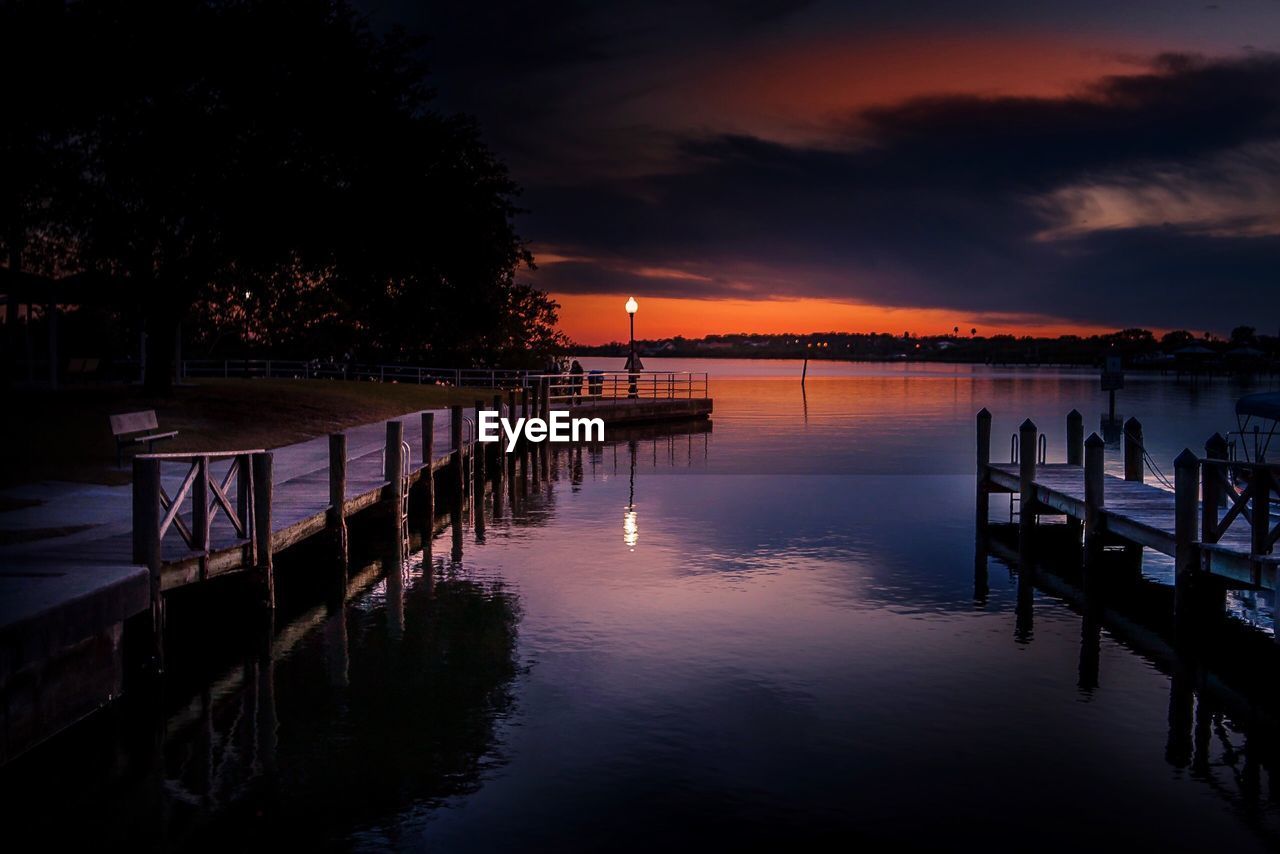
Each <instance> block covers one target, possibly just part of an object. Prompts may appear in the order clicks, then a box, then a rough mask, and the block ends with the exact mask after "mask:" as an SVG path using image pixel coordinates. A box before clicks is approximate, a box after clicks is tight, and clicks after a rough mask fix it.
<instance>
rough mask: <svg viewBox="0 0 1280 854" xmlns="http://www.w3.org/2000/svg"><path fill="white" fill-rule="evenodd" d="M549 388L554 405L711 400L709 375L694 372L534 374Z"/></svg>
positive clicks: (534, 379)
mask: <svg viewBox="0 0 1280 854" xmlns="http://www.w3.org/2000/svg"><path fill="white" fill-rule="evenodd" d="M529 381H530V382H531V383H533V384H535V385H538V384H545V386H546V388H547V398H548V400H549V402H550V403H551V404H553V405H554V404H560V405H572V404H575V403H587V402H591V401H600V400H691V399H695V398H703V397H706V396H707V384H708V380H707V374H706V373H705V372H690V371H635V372H631V371H591V372H589V373H583V374H568V373H564V374H533V375H530V376H529Z"/></svg>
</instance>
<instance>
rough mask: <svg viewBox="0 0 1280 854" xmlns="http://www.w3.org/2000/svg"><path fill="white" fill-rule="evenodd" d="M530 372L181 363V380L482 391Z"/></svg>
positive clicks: (284, 362)
mask: <svg viewBox="0 0 1280 854" xmlns="http://www.w3.org/2000/svg"><path fill="white" fill-rule="evenodd" d="M530 375H531V374H530V372H529V371H523V370H517V369H514V368H432V367H425V366H419V365H379V364H362V363H346V364H339V363H335V362H321V361H318V360H313V361H303V360H298V359H184V360H183V362H182V376H183V377H184V378H191V379H199V378H212V377H222V378H228V379H231V378H254V379H336V380H362V381H376V382H393V383H412V384H415V385H451V386H457V387H462V386H471V387H481V388H499V387H509V386H519V387H523V386H524V385H526V377H528V376H530Z"/></svg>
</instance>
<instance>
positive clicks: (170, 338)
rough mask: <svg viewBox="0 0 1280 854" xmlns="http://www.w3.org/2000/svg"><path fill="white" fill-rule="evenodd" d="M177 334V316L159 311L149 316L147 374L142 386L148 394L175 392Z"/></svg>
mask: <svg viewBox="0 0 1280 854" xmlns="http://www.w3.org/2000/svg"><path fill="white" fill-rule="evenodd" d="M177 334H178V320H177V318H176V317H173V316H170V315H167V314H165V313H159V312H157V313H156V314H153V315H152V316H151V317H149V318H147V376H146V380H145V381H144V382H143V386H142V387H143V390H144V391H145V392H146V393H147V394H159V395H169V394H172V393H173V348H174V342H175V341H176V340H177Z"/></svg>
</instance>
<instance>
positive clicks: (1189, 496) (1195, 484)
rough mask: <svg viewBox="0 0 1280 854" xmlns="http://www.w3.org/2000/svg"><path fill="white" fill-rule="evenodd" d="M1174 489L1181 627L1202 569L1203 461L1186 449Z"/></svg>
mask: <svg viewBox="0 0 1280 854" xmlns="http://www.w3.org/2000/svg"><path fill="white" fill-rule="evenodd" d="M1173 486H1174V518H1173V531H1174V558H1173V560H1174V576H1173V602H1174V606H1173V607H1174V614H1175V619H1176V620H1177V621H1178V623H1179V625H1180V627H1181V626H1182V625H1185V624H1186V623H1187V622H1188V618H1189V617H1191V616H1192V611H1193V605H1194V602H1193V592H1194V586H1195V582H1196V575H1197V574H1198V570H1199V568H1200V567H1199V563H1200V561H1199V552H1198V550H1197V548H1196V511H1197V509H1198V507H1199V500H1200V495H1199V492H1200V462H1199V461H1198V460H1197V459H1196V455H1195V454H1193V453H1191V449H1190V448H1186V449H1184V450H1183V451H1182V453H1181V454H1179V455H1178V458H1177V459H1176V460H1174V461H1173Z"/></svg>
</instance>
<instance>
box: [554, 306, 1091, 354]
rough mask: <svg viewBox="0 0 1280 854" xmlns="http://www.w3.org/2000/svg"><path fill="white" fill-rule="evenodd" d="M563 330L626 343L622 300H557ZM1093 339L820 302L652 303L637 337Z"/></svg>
mask: <svg viewBox="0 0 1280 854" xmlns="http://www.w3.org/2000/svg"><path fill="white" fill-rule="evenodd" d="M552 297H553V298H554V299H555V300H556V301H557V302H559V303H560V306H561V307H560V327H561V328H562V329H563V330H564V331H565V333H566V334H568V336H569V337H570V338H571V339H573V341H574V342H576V343H579V344H607V343H609V342H611V341H626V340H627V315H626V311H625V309H624V308H623V303H624V300H623V299H622V298H621V297H617V296H613V295H611V294H610V295H598V294H592V295H576V294H552ZM956 326H958V327H960V330H961V333H962V334H963V335H966V336H967V335H968V334H969V330H970V329H973V328H977V330H978V333H979V334H980V335H1004V334H1010V335H1090V334H1093V333H1099V332H1108V331H1111V329H1110V328H1109V327H1105V326H1101V325H1080V324H1072V323H1067V322H1063V321H1061V320H1056V319H1054V318H1048V317H1038V316H1035V315H998V314H990V315H974V314H972V313H967V312H954V311H947V310H945V309H933V308H894V307H891V306H878V305H864V304H855V303H843V302H836V301H834V300H821V299H794V300H783V299H775V300H735V299H725V300H706V299H697V298H690V299H679V298H672V297H646V298H645V299H644V300H643V302H642V303H641V306H640V311H639V312H638V313H637V314H636V337H637V338H644V339H653V338H670V337H673V336H676V335H682V336H684V337H686V338H697V337H701V336H703V335H715V334H721V333H734V332H759V333H780V332H795V333H797V334H803V333H806V332H832V331H839V332H891V333H894V334H898V335H901V334H902V333H903V332H908V331H909V332H911V334H912V335H945V334H950V333H951V332H952V329H953V328H954V327H956Z"/></svg>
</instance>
